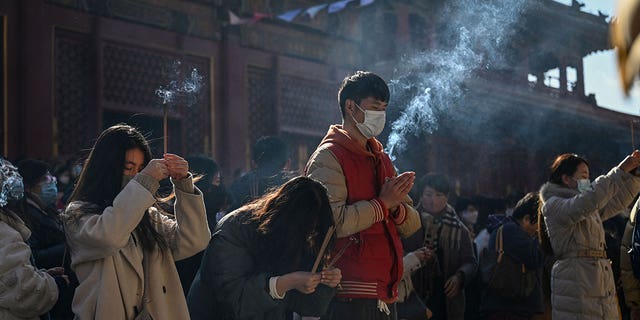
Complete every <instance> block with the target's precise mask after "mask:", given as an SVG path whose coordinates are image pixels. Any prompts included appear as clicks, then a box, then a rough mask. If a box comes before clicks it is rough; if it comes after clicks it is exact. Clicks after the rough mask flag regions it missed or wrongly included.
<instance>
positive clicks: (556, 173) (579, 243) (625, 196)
mask: <svg viewBox="0 0 640 320" xmlns="http://www.w3.org/2000/svg"><path fill="white" fill-rule="evenodd" d="M639 165H640V152H639V151H635V152H633V154H632V155H630V156H628V157H626V158H625V159H624V160H623V161H622V162H621V163H620V164H619V165H618V166H616V167H614V168H613V169H611V171H609V173H607V174H605V175H602V176H599V177H598V178H597V179H596V180H595V181H594V182H593V183H590V181H589V164H588V163H587V161H586V160H584V159H583V158H581V157H579V156H577V155H575V154H568V153H567V154H562V155H560V156H558V157H557V158H556V159H555V161H554V162H553V164H552V165H551V175H550V178H549V181H548V182H547V183H545V184H544V185H543V186H542V188H541V189H540V199H541V202H542V208H541V210H540V213H541V215H542V216H543V217H544V226H546V232H545V231H544V230H541V240H542V247H543V248H545V247H546V248H548V244H550V248H551V249H552V252H553V254H554V256H555V258H556V259H557V261H556V262H555V264H554V265H553V268H552V270H551V306H552V312H553V319H554V320H562V319H584V320H589V319H620V314H619V310H618V303H617V301H616V289H615V282H614V280H613V273H612V271H611V262H610V261H609V260H608V259H607V255H606V252H605V240H604V229H603V227H602V221H604V220H607V219H609V218H611V217H613V216H615V215H616V214H618V213H619V212H621V211H622V210H623V209H625V208H626V207H627V206H628V205H629V204H630V203H631V202H632V201H633V198H634V196H635V195H636V194H638V192H640V178H639V177H636V176H634V175H632V174H631V173H630V172H631V171H633V170H635V169H636V168H637V167H638V166H639ZM539 220H540V219H539Z"/></svg>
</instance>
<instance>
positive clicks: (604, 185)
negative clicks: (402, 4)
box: [0, 71, 640, 320]
mask: <svg viewBox="0 0 640 320" xmlns="http://www.w3.org/2000/svg"><path fill="white" fill-rule="evenodd" d="M389 98H390V92H389V88H388V86H387V84H386V83H385V81H384V80H383V79H382V78H380V77H379V76H377V75H376V74H373V73H371V72H363V71H358V72H356V73H354V74H352V75H349V76H347V77H346V78H345V79H344V80H343V82H342V84H341V86H340V89H339V91H338V104H339V107H340V111H341V114H342V123H341V124H335V125H332V126H330V127H329V129H328V131H327V133H326V135H325V136H324V138H323V139H322V140H321V142H320V144H319V145H318V147H317V149H316V150H315V152H313V154H312V155H311V156H310V158H309V160H308V162H307V165H306V167H305V168H304V171H303V172H301V174H300V175H298V176H296V175H295V174H292V173H291V172H289V171H287V169H288V165H289V158H288V150H287V145H286V143H285V142H284V141H283V140H282V139H280V138H278V137H275V136H271V137H263V138H261V139H259V140H258V141H256V144H255V145H254V147H253V149H252V165H253V169H252V170H251V171H249V172H247V173H245V174H244V175H242V176H240V177H238V178H237V179H235V180H234V181H233V182H232V183H230V184H229V187H226V186H225V185H226V183H225V181H224V180H225V179H224V177H221V175H220V173H221V170H220V168H219V166H218V165H217V163H216V162H215V160H213V159H211V158H210V157H207V156H202V155H194V156H188V157H184V158H183V157H182V156H180V155H176V154H171V153H167V154H164V155H162V156H161V157H157V158H154V157H153V155H152V153H151V149H150V147H149V143H148V141H147V140H146V139H145V137H144V136H143V134H142V133H140V132H139V131H138V130H137V129H136V128H134V127H131V126H129V125H126V124H119V125H115V126H112V127H110V128H108V129H106V130H104V131H103V132H102V133H101V134H100V135H99V136H98V137H97V139H96V141H95V144H94V145H93V147H92V148H91V150H90V153H89V154H88V155H87V157H86V159H84V160H83V161H82V162H79V163H74V162H68V163H64V164H57V165H53V166H52V165H50V164H49V163H46V162H43V161H40V160H36V159H21V160H18V161H15V163H11V162H9V161H7V160H5V159H0V182H1V190H0V191H1V192H0V240H1V241H0V255H1V256H2V259H1V260H0V319H48V320H60V319H136V320H139V319H156V320H159V319H196V320H199V319H323V320H325V319H326V320H338V319H366V320H376V319H383V320H392V319H393V320H396V319H398V320H399V319H407V320H413V319H437V320H441V319H448V320H463V319H467V320H473V319H492V320H493V319H495V320H498V319H505V320H508V319H514V320H519V319H551V318H553V319H621V318H625V319H633V320H635V319H640V278H638V277H639V276H640V265H638V264H640V261H639V260H636V259H635V256H634V253H630V252H633V249H634V248H635V249H637V250H640V225H639V228H635V224H636V212H637V210H638V209H639V208H640V204H638V203H635V205H634V199H637V195H638V194H639V193H640V177H638V176H637V175H636V169H637V168H638V167H639V166H640V151H635V152H633V153H632V154H630V155H628V156H626V157H625V158H624V159H623V160H622V161H621V162H620V164H618V165H617V166H615V167H613V168H612V169H611V170H610V171H609V172H608V173H606V174H603V175H601V176H599V177H597V178H596V179H595V180H594V181H593V182H592V181H591V180H590V178H591V173H590V171H589V170H590V165H589V162H588V161H587V160H586V159H585V158H583V157H581V156H578V155H575V154H571V153H566V154H561V155H558V156H557V158H556V159H555V161H554V162H553V163H552V164H551V165H550V167H549V168H550V170H549V178H548V181H547V182H546V183H545V184H544V185H542V186H541V188H540V189H539V190H527V192H528V193H526V194H524V193H523V194H518V193H511V194H509V195H507V196H505V198H504V199H489V198H483V197H479V196H475V197H470V198H464V197H459V195H456V194H455V193H454V192H453V190H452V186H451V183H450V181H449V177H447V176H446V175H445V174H442V173H428V174H426V175H424V176H422V177H419V178H417V177H416V174H415V173H414V172H411V171H408V172H396V169H395V168H394V166H393V164H392V162H391V160H390V158H389V156H388V155H387V154H386V153H385V151H384V148H383V145H382V144H381V143H380V142H379V141H378V140H377V139H376V136H378V135H379V134H380V133H381V132H382V130H383V129H384V126H385V122H386V111H387V104H388V102H389ZM627 217H629V218H627ZM636 232H637V233H638V236H636V235H635V233H636ZM636 241H637V243H636ZM636 245H637V246H638V248H636ZM629 249H631V251H630V250H629ZM638 257H640V253H638ZM636 270H637V271H636Z"/></svg>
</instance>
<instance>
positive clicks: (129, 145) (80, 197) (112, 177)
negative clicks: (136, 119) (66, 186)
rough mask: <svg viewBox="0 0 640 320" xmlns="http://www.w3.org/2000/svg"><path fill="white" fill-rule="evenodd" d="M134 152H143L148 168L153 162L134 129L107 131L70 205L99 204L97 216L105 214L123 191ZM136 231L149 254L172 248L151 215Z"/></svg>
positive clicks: (123, 127)
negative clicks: (127, 165)
mask: <svg viewBox="0 0 640 320" xmlns="http://www.w3.org/2000/svg"><path fill="white" fill-rule="evenodd" d="M132 149H139V150H140V151H142V153H143V154H144V164H145V165H146V164H148V163H149V161H151V158H152V156H151V149H150V148H149V143H148V142H147V139H145V137H144V136H143V135H142V134H141V133H140V132H139V131H138V130H136V129H135V128H134V127H131V126H129V125H126V124H118V125H115V126H112V127H109V128H108V129H106V130H104V131H103V132H102V133H101V134H100V136H98V139H97V140H96V143H95V144H94V145H93V148H92V149H91V152H90V153H89V157H88V158H87V160H86V161H85V163H84V166H83V168H82V172H81V173H80V176H79V177H78V183H77V184H76V187H75V188H74V190H73V193H72V194H71V198H70V199H69V202H73V201H84V202H89V203H92V204H95V205H97V206H98V209H97V210H96V212H92V213H96V214H102V211H103V210H104V209H105V208H106V207H108V206H112V205H113V200H114V199H115V197H116V196H117V195H118V194H119V193H120V191H121V190H122V176H123V171H124V162H125V155H126V152H127V151H128V150H132ZM136 231H138V235H139V237H140V242H141V243H142V247H143V248H144V249H145V250H146V251H151V250H152V249H153V248H155V246H156V245H157V246H158V247H159V248H160V249H161V250H162V251H165V250H166V249H167V248H168V245H167V243H166V240H165V239H164V238H163V237H162V236H161V235H160V234H159V233H158V232H157V231H156V230H155V229H154V228H153V226H152V224H151V218H150V216H149V214H148V212H147V214H145V215H144V216H143V217H142V220H141V221H140V223H139V224H138V226H137V227H136Z"/></svg>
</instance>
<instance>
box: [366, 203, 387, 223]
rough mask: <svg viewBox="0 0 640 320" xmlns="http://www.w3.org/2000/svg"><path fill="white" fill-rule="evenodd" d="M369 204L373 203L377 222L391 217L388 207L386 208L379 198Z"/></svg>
mask: <svg viewBox="0 0 640 320" xmlns="http://www.w3.org/2000/svg"><path fill="white" fill-rule="evenodd" d="M369 203H371V206H372V207H373V214H374V220H375V222H380V221H382V220H384V218H386V217H387V215H389V211H388V210H387V207H385V205H384V203H382V201H380V200H379V199H378V198H375V199H372V200H371V201H369Z"/></svg>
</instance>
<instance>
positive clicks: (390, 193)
mask: <svg viewBox="0 0 640 320" xmlns="http://www.w3.org/2000/svg"><path fill="white" fill-rule="evenodd" d="M415 179H416V173H415V172H412V171H407V172H404V173H402V174H401V175H399V176H397V177H394V178H390V179H388V180H387V182H385V183H384V184H383V185H382V188H380V195H379V196H378V197H379V198H380V201H382V202H383V203H384V205H385V206H386V207H387V209H388V210H389V211H394V210H395V209H396V208H397V207H398V206H399V205H400V204H401V203H402V201H404V198H405V197H406V196H407V195H408V194H409V191H411V188H413V183H414V181H415Z"/></svg>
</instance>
